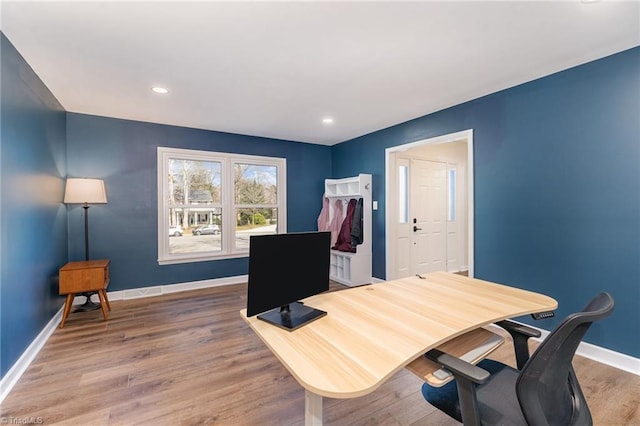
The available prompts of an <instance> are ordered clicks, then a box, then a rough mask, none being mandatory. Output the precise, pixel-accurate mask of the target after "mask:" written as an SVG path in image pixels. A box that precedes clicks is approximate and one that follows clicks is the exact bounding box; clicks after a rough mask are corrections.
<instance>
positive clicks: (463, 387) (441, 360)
mask: <svg viewBox="0 0 640 426" xmlns="http://www.w3.org/2000/svg"><path fill="white" fill-rule="evenodd" d="M424 356H425V357H427V358H429V359H430V360H431V361H433V362H437V363H438V364H442V365H443V366H444V367H445V368H447V369H448V370H450V371H451V372H452V373H453V377H455V379H456V386H457V388H458V400H459V401H460V414H461V415H462V424H463V425H465V426H480V424H481V423H480V411H479V409H478V398H477V396H476V384H482V383H485V382H486V381H487V380H488V379H489V376H490V374H489V372H488V371H486V370H484V369H482V368H480V367H478V366H475V365H473V364H470V363H468V362H467V361H463V360H461V359H460V358H456V357H454V356H452V355H449V354H447V353H445V352H442V351H439V350H438V349H432V350H430V351H429V352H427V353H426V354H424Z"/></svg>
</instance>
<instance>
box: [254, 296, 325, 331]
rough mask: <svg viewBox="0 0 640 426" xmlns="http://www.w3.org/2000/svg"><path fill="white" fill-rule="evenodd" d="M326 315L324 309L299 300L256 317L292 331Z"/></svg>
mask: <svg viewBox="0 0 640 426" xmlns="http://www.w3.org/2000/svg"><path fill="white" fill-rule="evenodd" d="M325 315H327V313H326V312H325V311H321V310H319V309H315V308H310V307H309V306H305V305H303V304H302V303H300V302H294V303H290V304H288V305H284V306H281V307H280V308H275V309H272V310H270V311H267V312H264V313H262V314H260V315H258V319H261V320H262V321H266V322H268V323H271V324H273V325H275V326H278V327H280V328H284V329H285V330H288V331H293V330H295V329H297V328H299V327H302V326H303V325H305V324H307V323H309V322H311V321H314V320H317V319H318V318H321V317H323V316H325Z"/></svg>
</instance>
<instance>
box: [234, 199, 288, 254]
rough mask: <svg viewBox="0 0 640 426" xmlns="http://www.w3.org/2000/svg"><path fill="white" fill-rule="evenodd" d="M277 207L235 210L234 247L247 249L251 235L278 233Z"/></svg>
mask: <svg viewBox="0 0 640 426" xmlns="http://www.w3.org/2000/svg"><path fill="white" fill-rule="evenodd" d="M277 218H278V209H277V208H255V209H247V208H243V209H237V210H236V248H237V249H241V250H246V249H249V237H251V235H267V234H277V233H278V221H277Z"/></svg>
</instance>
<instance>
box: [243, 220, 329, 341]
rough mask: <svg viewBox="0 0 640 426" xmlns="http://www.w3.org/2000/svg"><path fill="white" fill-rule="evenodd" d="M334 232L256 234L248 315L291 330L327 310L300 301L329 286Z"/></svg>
mask: <svg viewBox="0 0 640 426" xmlns="http://www.w3.org/2000/svg"><path fill="white" fill-rule="evenodd" d="M330 245H331V233H330V232H300V233H290V234H275V235H252V236H251V239H250V244H249V284H248V289H247V316H248V317H250V316H253V315H256V314H261V315H258V318H259V319H261V320H265V321H268V322H271V323H273V324H275V325H277V326H279V327H283V328H285V329H288V330H293V329H296V328H298V327H300V326H302V325H304V324H306V323H307V322H309V321H312V320H314V319H317V318H320V317H321V316H323V315H325V314H326V312H323V311H319V310H317V309H313V308H311V307H309V306H305V305H303V304H301V303H298V301H299V300H300V299H304V298H305V297H309V296H313V295H314V294H318V293H322V292H323V291H326V290H329V260H330V256H331V255H330Z"/></svg>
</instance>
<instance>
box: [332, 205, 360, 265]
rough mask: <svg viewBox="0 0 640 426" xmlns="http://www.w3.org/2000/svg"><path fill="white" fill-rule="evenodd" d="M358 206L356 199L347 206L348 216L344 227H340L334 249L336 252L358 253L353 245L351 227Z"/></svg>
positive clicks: (343, 223) (345, 218)
mask: <svg viewBox="0 0 640 426" xmlns="http://www.w3.org/2000/svg"><path fill="white" fill-rule="evenodd" d="M357 204H358V202H357V201H356V199H355V198H352V199H351V200H349V204H347V214H346V216H345V217H344V221H343V222H342V226H341V227H340V232H339V233H338V239H337V240H336V245H335V246H333V247H332V248H333V249H334V250H340V251H347V252H351V253H355V252H356V248H355V247H353V246H352V245H351V225H352V224H353V214H354V213H355V210H356V205H357Z"/></svg>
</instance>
